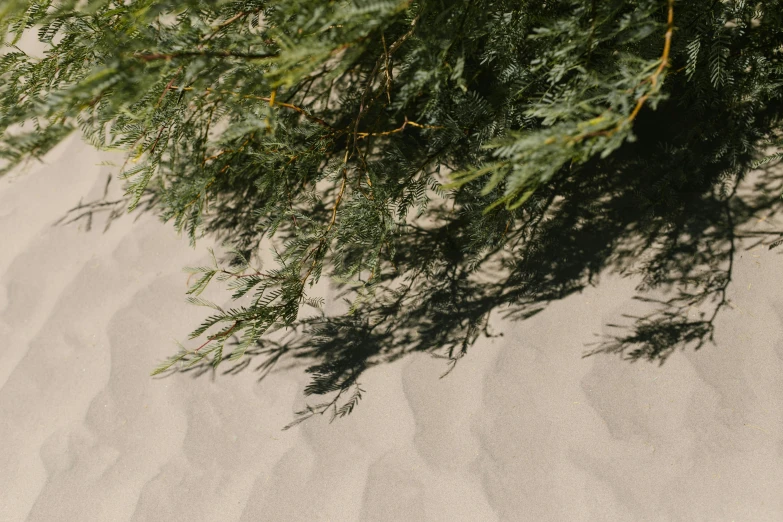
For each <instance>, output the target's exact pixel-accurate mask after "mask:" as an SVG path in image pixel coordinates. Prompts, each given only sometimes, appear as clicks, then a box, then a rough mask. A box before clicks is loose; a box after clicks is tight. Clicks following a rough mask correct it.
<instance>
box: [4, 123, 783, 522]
mask: <svg viewBox="0 0 783 522" xmlns="http://www.w3.org/2000/svg"><path fill="white" fill-rule="evenodd" d="M114 158H116V156H115V157H114ZM107 159H109V156H107V155H106V154H101V153H98V152H96V151H94V150H93V149H91V148H90V147H89V146H87V145H85V144H83V143H82V142H81V141H80V139H79V137H78V136H72V137H71V138H69V139H68V140H67V141H66V142H65V143H63V144H61V145H60V146H58V147H57V149H56V150H54V151H53V152H52V153H51V154H49V155H48V156H47V159H46V162H45V163H43V164H38V165H34V166H32V167H31V168H30V169H28V170H27V171H25V172H21V173H15V174H12V175H10V176H7V177H5V178H0V238H2V247H0V339H2V340H3V343H2V348H0V419H2V422H1V423H0V520H3V521H22V520H31V521H80V522H81V521H124V520H134V521H136V520H138V521H141V520H149V521H160V520H183V521H234V520H242V521H262V520H263V521H298V520H302V521H312V520H324V521H349V520H361V521H372V520H390V521H391V520H404V521H409V520H443V521H457V520H460V521H461V520H465V521H493V520H531V521H543V520H553V521H578V520H588V521H589V520H607V521H609V520H612V521H614V520H623V521H626V520H627V521H636V520H640V521H647V520H650V521H658V520H661V521H664V520H683V521H686V520H687V521H701V520H703V521H779V520H783V323H782V321H783V256H782V255H781V254H782V253H783V249H773V250H769V249H767V248H766V247H756V248H754V249H747V248H744V249H741V250H740V251H739V252H738V256H737V259H736V262H735V265H736V266H735V273H734V281H733V284H732V286H731V287H730V290H729V298H730V299H731V307H727V308H725V309H724V311H723V312H722V313H721V315H720V316H719V318H718V320H717V333H716V345H714V346H713V345H707V346H705V347H704V348H702V349H701V350H699V351H696V352H694V351H680V352H677V353H675V354H673V355H672V356H671V357H670V358H669V360H667V361H666V363H665V364H663V365H661V366H658V365H656V364H650V363H646V362H635V363H630V362H628V361H625V360H622V359H620V358H619V357H617V356H609V355H595V356H591V357H587V358H583V357H582V355H583V353H584V352H585V350H586V348H585V346H586V345H587V344H589V343H591V342H593V341H594V339H595V337H596V336H597V335H601V334H602V333H604V332H605V328H606V326H605V325H606V323H607V322H611V321H612V320H614V319H615V318H617V317H618V316H619V315H620V314H621V313H622V312H623V311H624V310H626V309H628V307H629V306H631V299H632V297H633V294H634V287H635V282H634V281H632V280H629V279H623V278H620V277H617V276H614V277H611V276H606V277H604V278H603V279H602V280H601V281H600V283H599V284H598V285H597V286H596V287H594V288H590V289H588V290H586V291H584V292H583V293H581V294H578V295H573V296H571V297H569V298H567V299H565V300H563V301H560V302H557V303H554V304H553V305H551V306H550V307H549V308H548V309H547V310H546V311H544V312H543V313H541V314H539V315H537V316H535V317H534V318H532V319H530V320H527V321H525V322H513V323H512V322H505V323H501V322H499V321H498V322H497V323H496V324H494V325H493V329H494V330H496V331H502V332H503V334H504V335H503V336H502V337H496V338H491V339H482V340H480V341H479V342H478V343H477V344H476V345H475V346H474V347H473V348H472V349H471V350H470V351H469V353H468V355H467V357H466V358H465V359H463V360H462V361H461V362H460V363H459V364H458V365H457V367H456V369H455V370H454V371H453V372H452V373H451V374H450V375H449V376H448V377H446V378H444V379H438V377H439V376H440V374H441V373H442V372H443V371H444V370H445V365H444V361H442V360H437V359H433V358H431V357H429V356H427V355H423V354H420V355H415V356H410V357H406V358H403V359H401V360H399V361H396V362H394V363H392V364H388V365H384V366H380V367H376V368H373V369H372V370H370V371H369V372H368V373H367V375H366V376H365V377H364V378H363V379H362V387H363V389H365V390H366V394H365V398H364V399H363V401H362V402H361V403H360V404H359V406H358V407H357V409H356V410H355V411H354V413H352V414H351V415H350V416H348V417H346V418H344V419H341V420H338V421H335V422H334V423H331V424H330V423H329V422H328V420H329V419H328V418H326V417H324V418H321V417H318V418H315V419H313V420H310V421H307V422H305V423H303V424H300V425H299V426H297V427H295V428H292V429H291V430H288V431H281V428H282V427H283V426H285V425H286V424H287V423H288V422H290V421H291V420H292V419H293V412H294V411H295V410H297V409H298V408H300V407H301V406H302V405H303V404H304V403H305V398H304V396H303V394H302V391H303V388H304V386H305V384H306V382H307V378H308V376H307V375H306V374H305V373H304V372H303V368H289V369H285V370H281V371H277V372H274V373H272V374H270V375H269V376H268V377H267V378H266V379H265V380H263V381H261V382H260V383H259V382H258V374H257V373H256V372H254V371H252V369H250V370H248V371H244V372H240V373H238V374H236V375H222V374H221V372H218V374H217V375H216V376H214V378H213V377H212V376H210V375H202V376H200V377H193V375H191V374H177V375H173V376H170V377H166V378H151V377H150V375H149V374H150V371H151V370H152V368H154V367H155V366H156V364H157V363H158V362H160V361H161V360H162V359H163V358H164V357H166V356H167V355H170V354H171V353H173V352H174V351H175V350H176V347H175V343H174V340H175V339H180V340H181V339H184V338H185V337H186V336H187V334H188V333H189V332H190V331H191V329H192V328H193V327H194V325H196V324H197V323H198V322H199V321H200V320H201V319H202V318H203V317H204V310H203V309H201V308H198V307H195V306H191V305H188V304H186V303H185V290H186V280H187V274H185V273H184V272H183V271H182V267H184V266H187V265H196V264H199V263H202V262H204V261H205V260H206V259H208V253H207V250H206V249H207V246H209V245H210V244H209V242H208V241H206V240H205V241H203V242H200V243H199V244H198V245H197V246H196V248H195V249H194V248H191V247H190V246H189V245H188V241H187V238H185V237H178V235H177V233H176V231H175V230H174V229H173V227H172V226H171V224H163V223H161V222H160V221H159V219H158V218H157V217H156V216H155V215H153V214H152V213H144V214H140V215H138V216H136V215H133V214H132V215H125V216H123V217H121V218H119V219H117V220H115V221H114V222H112V224H111V226H110V227H109V228H108V230H106V231H105V232H104V226H103V225H104V222H105V216H103V215H98V214H96V216H95V217H94V220H93V223H92V227H91V228H90V230H87V227H86V220H85V219H81V220H78V221H75V222H72V223H70V224H59V225H55V223H56V222H57V221H58V220H60V219H61V218H62V217H63V216H64V215H66V213H67V212H68V210H69V209H71V208H73V207H74V206H75V205H76V204H77V203H78V202H79V200H80V199H81V198H84V200H85V201H88V200H91V199H96V198H99V197H101V195H102V193H103V191H104V187H105V185H106V180H107V176H110V175H112V173H116V171H117V169H116V168H115V167H111V166H105V165H104V166H102V165H101V164H100V163H101V162H102V161H105V160H107ZM117 185H118V182H117V180H115V181H114V182H113V183H112V187H113V188H112V190H115V191H116V190H118V188H119V187H118V186H117ZM754 226H756V227H758V229H759V230H762V229H764V230H766V229H772V228H774V226H775V225H774V224H773V223H769V222H767V221H764V220H761V219H760V220H759V222H758V223H757V224H756V225H754ZM778 226H779V225H778ZM765 227H766V228H765Z"/></svg>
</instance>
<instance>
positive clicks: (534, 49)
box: [0, 0, 783, 420]
mask: <svg viewBox="0 0 783 522" xmlns="http://www.w3.org/2000/svg"><path fill="white" fill-rule="evenodd" d="M32 31H34V32H36V33H37V37H38V39H39V40H40V41H41V42H43V43H44V44H45V46H46V50H45V52H44V54H42V55H41V56H34V55H31V54H28V53H27V52H25V51H24V50H22V49H20V48H18V47H16V43H17V42H18V40H19V38H21V37H22V36H23V35H24V33H25V32H32ZM0 32H2V35H3V36H4V38H5V42H6V43H5V52H4V54H3V55H2V56H0V82H2V83H1V85H2V86H0V130H1V131H2V140H1V141H0V160H2V161H4V163H3V164H2V165H0V168H2V169H3V171H4V172H7V171H8V170H10V169H12V168H14V167H15V166H16V165H18V164H19V163H20V162H22V161H25V160H28V159H30V158H40V157H42V156H43V155H44V154H45V153H46V152H47V151H49V150H50V149H51V148H52V147H53V146H54V145H56V144H57V143H58V142H60V141H61V140H62V139H63V138H64V137H65V136H67V135H69V134H70V133H72V132H74V131H77V130H78V131H79V132H81V133H82V135H83V136H84V137H85V138H86V139H88V140H89V141H90V143H92V144H93V145H94V146H96V147H99V148H102V149H109V150H122V151H124V152H125V153H126V155H127V161H126V163H125V165H124V166H123V168H122V169H121V172H120V173H119V175H120V176H121V178H122V179H124V180H125V181H126V190H127V197H128V199H127V203H128V208H129V209H131V210H132V209H134V208H135V207H136V206H137V205H139V203H140V202H141V201H143V200H144V198H148V201H149V203H150V205H151V206H152V207H153V208H155V209H157V210H158V211H159V213H160V215H161V216H162V218H163V219H164V220H167V221H172V222H173V223H174V225H175V226H176V227H177V228H178V229H180V230H184V231H186V232H187V233H188V234H189V236H190V238H191V241H192V242H195V241H196V239H197V238H198V237H200V236H201V235H202V234H205V233H211V234H216V235H217V236H218V237H222V238H223V239H225V240H226V241H229V242H230V243H231V244H232V245H234V247H235V248H234V250H233V251H232V255H231V258H230V259H228V260H224V261H221V260H218V259H217V258H215V262H214V264H213V265H209V266H203V267H194V268H192V269H189V270H190V271H191V272H193V273H194V274H196V277H195V282H194V284H193V285H192V286H191V287H190V289H189V290H188V294H189V295H190V301H191V302H193V303H195V304H199V305H203V306H206V307H209V308H211V309H212V311H211V312H210V314H211V315H209V316H208V318H207V319H206V320H205V321H204V322H203V324H201V325H200V326H199V327H198V328H197V329H195V330H194V331H193V333H192V335H191V339H192V340H193V341H192V342H193V343H195V344H193V346H192V347H188V348H185V347H181V350H180V351H179V352H178V353H177V354H175V355H174V356H173V357H171V358H170V359H168V360H167V361H166V362H165V363H164V364H162V365H161V366H160V367H159V368H157V369H156V370H155V372H156V373H159V372H164V371H168V370H169V369H170V368H177V367H198V366H199V365H210V366H211V367H214V366H216V365H218V364H219V363H220V362H221V361H222V360H223V359H226V358H228V359H231V360H233V361H236V364H246V361H249V357H250V356H252V355H261V356H263V357H265V359H264V361H265V362H264V364H263V365H262V366H263V368H265V369H269V368H271V367H272V365H273V364H274V363H276V362H277V361H279V360H280V359H282V358H286V357H293V358H302V359H304V360H307V361H310V366H309V368H308V370H307V371H308V372H309V373H311V374H312V381H311V383H310V385H308V387H307V388H306V390H305V392H306V393H307V394H316V395H329V397H330V398H329V399H328V400H327V401H326V402H322V403H320V404H317V405H312V406H308V408H307V409H306V410H304V411H302V412H299V413H300V414H301V415H300V417H298V419H297V420H303V419H305V418H308V417H309V416H312V415H314V414H317V413H326V412H329V413H330V414H331V415H332V416H343V415H345V414H348V413H350V411H351V410H352V409H353V408H354V406H355V405H356V403H357V402H358V401H359V399H360V398H361V392H362V391H363V390H362V389H361V388H360V387H359V378H360V376H361V374H362V372H363V371H364V370H365V369H367V368H368V367H370V366H372V365H375V364H378V363H380V362H384V361H390V360H393V359H396V358H397V357H400V356H401V355H403V354H405V353H409V352H411V351H429V352H435V353H439V354H440V355H441V356H443V357H445V358H446V359H448V362H449V364H450V365H453V364H454V363H455V362H456V361H457V360H458V359H459V358H460V357H461V356H462V355H464V354H465V353H466V351H467V349H468V347H469V346H470V345H471V344H472V343H473V342H474V341H475V340H476V339H477V338H478V337H479V336H480V335H483V334H487V333H488V332H487V324H488V318H489V316H490V313H491V312H493V311H495V310H497V311H499V312H500V313H503V314H506V315H508V316H510V317H513V318H519V319H524V318H526V317H529V316H531V315H532V314H534V313H536V312H538V311H540V310H541V309H543V307H544V306H546V304H547V303H548V302H551V301H553V300H556V299H560V298H562V297H564V296H567V295H569V294H571V293H573V292H576V291H579V290H581V289H583V288H584V287H585V286H587V285H591V284H594V282H595V281H597V277H598V275H599V274H600V273H602V272H604V271H606V270H614V271H619V272H623V273H634V274H637V275H638V276H639V277H641V280H642V281H643V283H642V285H641V287H640V288H639V290H640V291H641V292H644V291H646V290H649V289H653V288H661V289H664V290H667V291H668V293H667V297H666V298H665V299H661V300H658V301H656V302H653V303H651V304H652V305H653V306H652V308H651V312H650V313H649V314H648V315H645V316H642V317H637V318H635V321H634V322H633V323H632V324H630V325H628V326H627V328H626V329H624V330H623V331H622V333H620V334H618V335H617V336H616V337H611V338H606V339H605V340H604V342H603V343H602V344H601V345H600V346H599V347H598V348H597V350H598V351H606V352H616V353H621V354H624V355H625V356H628V357H631V358H646V359H650V360H659V361H662V360H664V359H665V358H666V357H667V356H668V355H669V354H670V353H672V351H673V350H675V349H676V348H677V347H679V346H686V345H692V346H697V347H698V346H701V345H702V344H703V343H704V342H706V341H708V340H710V339H711V337H712V334H713V330H714V328H713V323H714V319H715V317H716V314H717V313H718V312H719V310H720V309H721V308H722V307H723V306H724V305H725V304H726V303H727V297H726V291H727V288H728V285H729V283H730V281H731V269H732V263H733V260H734V254H735V251H736V248H737V246H736V240H737V237H738V231H739V230H740V228H741V226H742V225H743V224H744V223H747V222H748V221H749V220H750V219H752V218H754V216H757V215H758V214H759V213H760V212H762V211H763V212H775V211H777V210H779V206H780V186H779V179H778V178H779V177H775V174H774V172H773V171H772V170H766V171H764V172H762V173H761V174H759V175H758V176H757V177H756V178H755V180H754V183H755V186H754V189H753V190H751V191H748V192H747V193H743V194H740V193H739V192H738V187H739V184H740V182H741V181H743V180H744V179H746V178H747V174H748V172H750V171H751V170H753V169H756V168H759V167H765V166H770V165H772V164H773V163H774V162H775V161H777V160H778V159H779V158H780V157H781V154H780V153H775V152H774V151H775V147H776V146H778V145H779V144H780V123H781V110H782V109H783V105H782V104H781V102H782V101H783V88H782V86H783V84H782V83H781V81H782V80H783V2H781V1H779V0H769V1H764V0H762V1H758V2H747V1H744V0H723V1H719V0H691V1H688V2H684V1H674V0H634V1H632V0H546V1H535V2H527V1H518V0H449V1H445V0H242V1H221V0H85V1H77V0H60V1H57V0H40V1H39V0H36V1H30V0H6V1H5V2H4V4H3V6H2V7H0ZM770 151H773V152H770ZM262 248H266V249H271V250H272V251H273V254H274V261H275V262H274V265H273V266H271V267H267V268H263V267H255V265H254V263H251V260H252V257H253V255H255V254H256V253H257V252H258V251H259V249H262ZM251 265H253V266H251ZM322 275H326V276H329V277H331V278H332V280H333V281H334V282H335V284H337V285H338V286H340V287H341V288H343V289H345V296H346V297H347V298H348V299H349V300H350V306H349V309H348V311H347V312H346V313H345V314H343V315H337V316H328V315H326V314H324V313H321V314H318V313H316V314H315V315H313V314H308V313H305V312H304V310H303V307H314V308H315V309H320V308H322V304H323V303H322V302H321V300H319V299H318V298H316V297H314V296H312V295H310V294H311V288H312V286H313V285H314V284H315V283H316V282H317V281H318V280H319V279H320V278H321V277H322ZM212 280H219V281H223V282H224V284H226V285H227V287H228V288H230V289H231V290H232V292H233V299H234V300H235V301H236V305H235V306H232V307H231V308H225V307H221V306H219V305H217V304H215V303H212V302H209V301H207V300H206V299H204V298H202V297H200V295H199V294H201V292H202V291H203V290H204V288H205V287H206V286H207V285H209V284H210V282H211V281H212ZM705 305H709V306H711V309H710V310H702V313H701V315H700V316H699V317H698V318H695V319H694V318H693V317H692V316H690V315H688V313H687V310H689V309H691V308H693V307H697V308H698V307H702V308H703V307H704V306H705ZM273 332H288V334H286V335H282V336H280V335H278V336H277V337H276V338H275V340H274V341H273V340H272V338H270V337H269V335H268V334H271V333H273ZM243 361H245V362H244V363H243Z"/></svg>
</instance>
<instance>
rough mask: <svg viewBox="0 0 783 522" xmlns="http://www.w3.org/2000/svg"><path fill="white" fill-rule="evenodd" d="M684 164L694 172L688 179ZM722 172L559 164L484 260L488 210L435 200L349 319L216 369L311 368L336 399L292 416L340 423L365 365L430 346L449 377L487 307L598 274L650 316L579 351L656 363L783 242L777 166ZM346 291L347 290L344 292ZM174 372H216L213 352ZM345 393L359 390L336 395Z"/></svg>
mask: <svg viewBox="0 0 783 522" xmlns="http://www.w3.org/2000/svg"><path fill="white" fill-rule="evenodd" d="M663 146H664V145H661V147H663ZM634 149H635V150H634ZM665 157H669V158H670V159H669V160H668V161H667V162H665V163H664V162H662V161H659V160H658V159H659V158H665ZM747 161H748V162H749V159H747ZM687 169H692V170H691V171H690V172H691V173H693V174H694V175H688V176H682V175H681V174H682V172H683V170H686V171H687ZM727 170H729V169H728V166H727V165H725V164H716V165H708V166H707V167H706V168H703V167H702V166H699V165H694V164H693V163H692V162H691V161H689V151H688V150H687V149H683V150H681V151H679V152H677V153H675V154H672V152H671V151H667V153H666V154H663V153H662V151H661V150H660V149H654V148H653V149H650V150H648V151H642V150H640V149H639V148H638V147H636V148H634V147H629V150H627V151H626V152H625V153H624V154H618V155H617V158H616V159H614V160H613V161H611V162H609V161H601V162H595V163H592V164H589V165H587V166H585V167H583V168H581V169H579V170H578V171H574V172H567V173H562V174H561V175H560V176H559V177H558V178H556V179H555V180H554V181H553V182H552V183H551V184H550V185H548V186H547V187H544V188H542V189H541V190H540V191H539V192H538V193H537V194H536V195H535V197H534V199H532V200H531V201H530V203H529V204H527V205H526V206H525V207H524V209H523V210H522V211H521V212H520V213H519V214H518V215H517V216H516V218H515V219H514V220H513V221H512V222H510V223H509V222H508V221H505V219H504V220H501V221H499V224H498V226H500V227H501V230H503V234H502V237H501V238H500V239H499V240H498V242H497V246H496V247H495V248H491V249H489V250H488V251H483V252H481V253H480V254H479V255H477V253H476V252H470V251H466V249H465V248H464V245H466V244H468V243H469V242H470V234H471V233H472V231H471V223H474V222H475V220H476V217H477V215H478V214H477V213H480V212H481V211H482V210H483V207H478V206H476V205H472V204H470V203H472V202H470V201H461V200H459V199H458V200H457V204H458V205H459V206H460V207H461V209H462V210H460V211H457V212H456V213H454V212H451V211H450V210H448V209H446V208H433V209H431V211H430V213H429V214H427V215H426V216H425V219H424V220H422V222H424V223H426V224H427V225H426V226H425V225H417V224H410V225H407V226H406V230H405V233H404V234H401V235H400V237H399V238H398V239H397V243H396V244H395V252H394V256H393V258H392V260H391V264H392V265H393V266H394V267H395V270H389V271H388V273H386V274H385V275H384V276H383V279H382V283H381V285H380V288H379V291H377V292H376V294H375V298H374V300H372V301H370V302H368V303H366V304H365V305H364V306H363V307H362V308H361V309H359V310H358V311H356V313H353V314H350V315H343V316H337V317H328V316H319V317H313V318H309V319H304V320H302V321H301V322H300V324H299V325H298V326H297V327H296V328H295V329H291V330H289V331H287V332H286V333H285V334H283V335H281V336H279V338H277V339H276V340H272V339H264V340H263V341H261V343H260V344H259V345H258V346H257V347H255V348H254V349H252V350H249V351H248V352H246V353H245V357H244V358H243V359H242V360H239V361H236V362H228V363H227V364H228V366H227V367H226V368H225V369H221V372H222V373H223V374H225V375H235V374H238V373H241V372H243V371H256V372H258V374H259V380H260V379H263V378H264V377H265V376H267V375H268V374H269V373H270V372H271V371H273V369H275V368H277V369H281V368H290V367H292V366H299V365H306V367H307V369H306V371H307V372H308V373H309V374H310V375H311V381H310V384H309V385H308V386H307V388H306V389H305V394H306V395H330V394H333V397H332V399H331V400H328V401H327V402H323V403H320V404H317V405H313V406H307V408H306V409H305V410H302V411H300V412H297V414H298V415H299V417H298V418H297V420H296V421H295V422H294V423H292V425H293V424H295V423H298V422H300V421H301V420H304V419H306V418H308V417H310V416H313V415H316V414H323V413H326V412H330V413H331V415H332V419H334V418H336V417H339V416H343V415H345V414H347V413H349V412H350V410H351V409H352V408H353V407H354V406H355V404H356V402H358V400H359V399H360V398H361V391H363V390H361V388H360V387H359V381H358V379H359V377H360V376H361V374H362V373H363V372H364V371H365V370H366V369H367V368H370V367H372V366H376V365H379V364H384V363H389V362H392V361H395V360H397V359H399V358H401V357H404V356H405V355H407V354H410V353H412V352H429V353H431V354H433V355H434V356H436V357H441V358H443V359H445V360H446V362H447V369H446V372H445V373H444V375H443V376H445V375H447V374H448V373H449V372H450V371H451V369H453V368H454V365H455V364H456V363H457V361H458V360H459V359H460V358H461V357H462V356H464V355H465V353H466V352H467V350H468V348H469V347H470V345H471V344H473V342H475V341H476V339H477V338H478V337H480V336H491V335H493V334H492V333H491V332H490V331H489V317H490V315H491V314H492V313H496V314H499V315H500V316H501V317H502V318H504V319H507V320H512V321H519V320H525V319H527V318H530V317H532V316H534V315H535V314H537V313H539V312H540V311H542V310H543V309H545V308H546V306H547V305H548V304H549V303H551V302H553V301H556V300H559V299H563V298H565V297H567V296H569V295H572V294H574V293H576V292H580V291H581V290H583V289H585V288H587V287H588V286H595V285H596V284H598V282H599V279H600V276H601V274H604V273H617V274H621V275H623V276H625V277H634V278H638V279H639V280H640V281H641V282H640V284H639V286H638V287H637V292H638V295H637V296H636V299H637V300H638V301H640V302H642V303H644V304H645V305H646V307H647V309H649V312H647V313H645V314H643V315H636V316H633V315H627V316H625V317H622V318H619V319H621V321H620V323H618V324H612V325H608V326H609V327H610V331H612V332H613V333H612V334H608V335H605V336H604V337H603V338H602V339H601V340H600V341H598V342H597V343H594V344H592V345H588V347H587V348H588V351H587V352H586V353H585V356H590V355H596V354H614V355H617V356H621V357H623V358H625V359H627V360H629V361H636V360H647V361H651V362H657V363H659V364H663V363H664V362H665V361H666V360H667V358H668V357H669V356H670V355H671V354H672V353H674V352H675V351H677V350H679V349H686V348H690V349H695V350H698V349H700V348H702V347H703V346H705V345H706V344H709V343H714V342H715V339H714V333H715V321H716V318H717V317H718V315H719V313H720V311H721V310H722V309H723V308H725V307H726V306H727V305H729V304H730V301H729V299H728V297H727V290H728V288H729V286H730V284H731V281H732V272H733V269H734V262H735V257H736V256H737V255H738V252H739V251H740V250H741V249H748V248H755V247H757V246H759V245H766V246H767V247H769V248H772V247H774V246H776V245H777V244H779V243H780V242H781V238H783V231H768V232H766V231H758V230H753V229H752V227H751V225H752V224H753V223H755V222H757V221H758V220H759V219H762V218H763V219H767V218H771V217H774V216H775V215H778V214H779V213H780V211H781V207H783V200H781V198H780V194H781V193H783V168H781V167H780V166H774V165H773V166H770V167H768V168H765V169H763V170H757V171H753V172H752V173H751V174H750V175H749V176H747V177H745V178H742V177H738V176H726V175H725V172H726V171H727ZM651 179H652V180H657V182H655V183H651V182H650V180H651ZM504 222H505V223H506V226H505V229H503V227H502V225H503V223H504ZM381 289H382V290H383V291H380V290H381ZM352 291H353V290H352V289H351V288H346V287H343V288H342V294H341V296H348V295H350V294H351V292H352ZM694 311H696V313H695V317H694ZM499 335H502V334H499ZM236 344H238V340H236V342H235V345H236ZM227 346H229V345H227ZM259 360H260V362H259ZM223 364H226V363H223ZM177 371H184V372H186V373H190V374H192V375H194V376H201V375H207V374H209V375H212V376H213V377H214V376H215V374H216V373H217V372H218V370H216V369H215V367H214V366H213V365H212V364H211V363H210V362H209V361H202V362H201V363H199V364H197V365H195V366H192V367H190V368H186V369H184V370H177ZM348 390H354V392H353V395H352V396H351V397H350V398H348V399H344V398H343V402H341V401H340V399H341V397H344V392H347V391H348Z"/></svg>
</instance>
